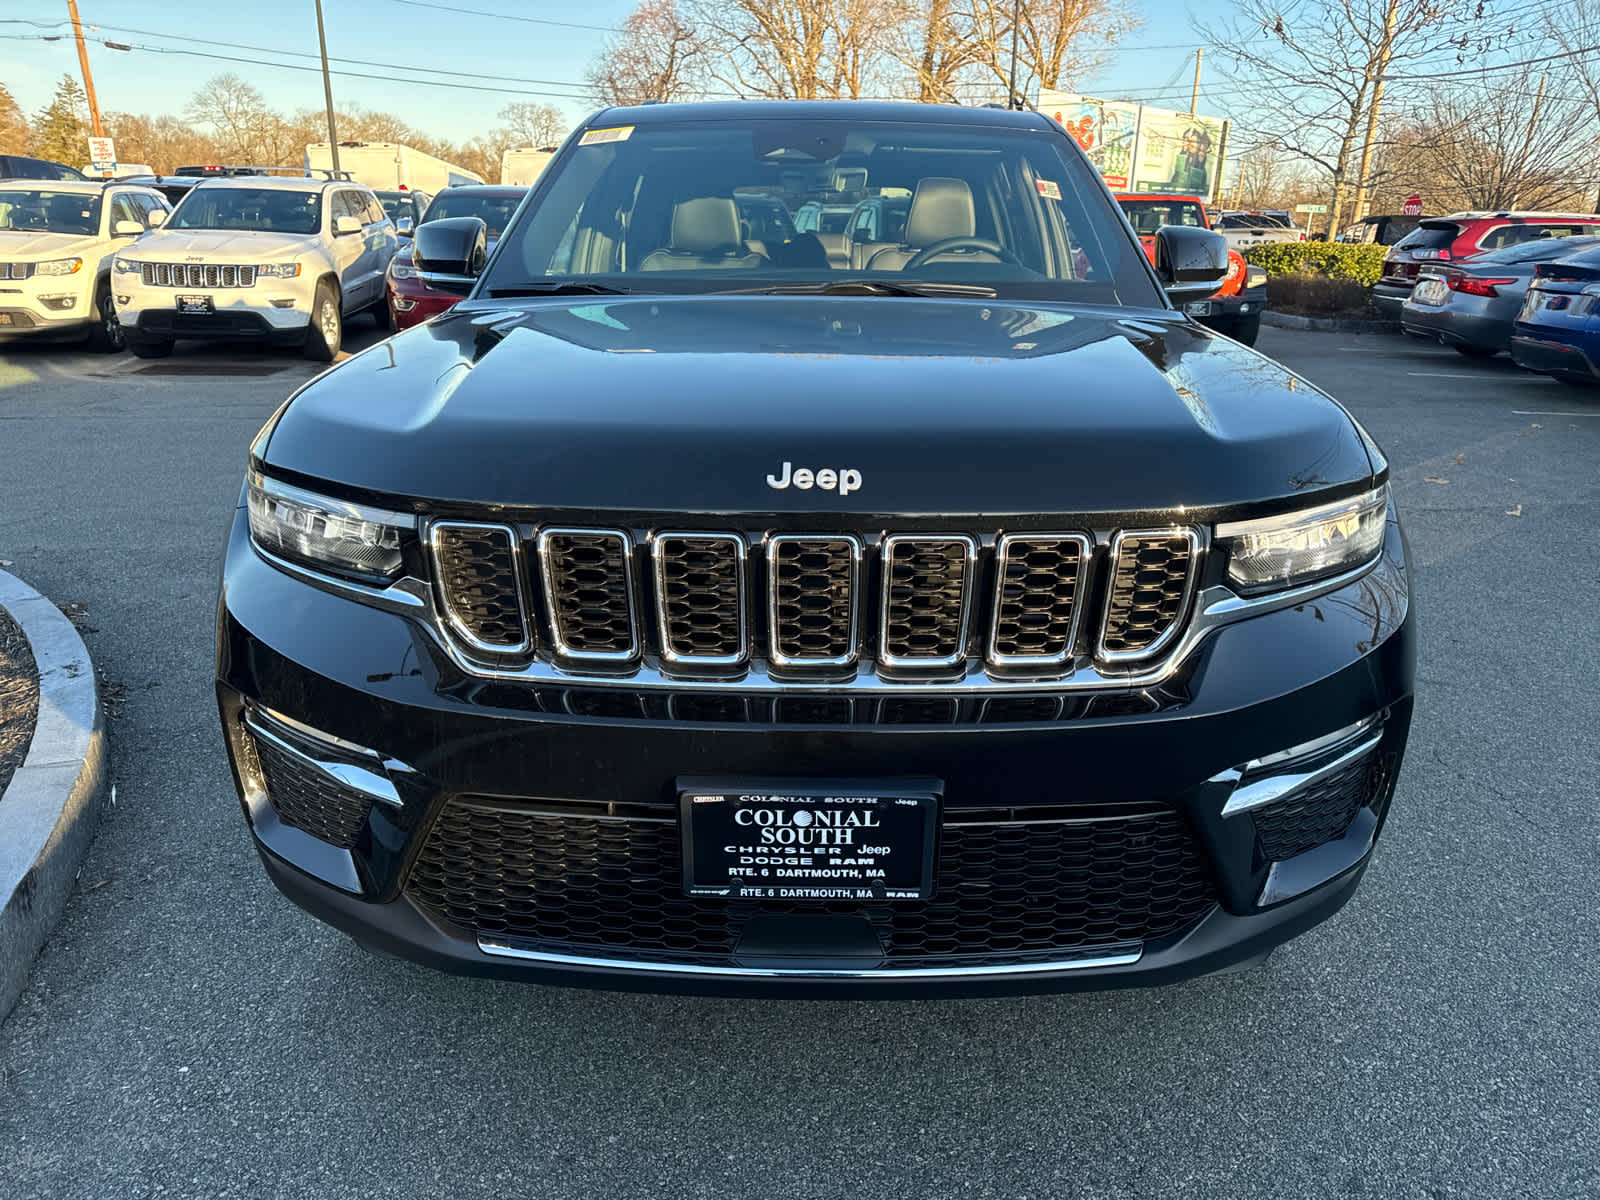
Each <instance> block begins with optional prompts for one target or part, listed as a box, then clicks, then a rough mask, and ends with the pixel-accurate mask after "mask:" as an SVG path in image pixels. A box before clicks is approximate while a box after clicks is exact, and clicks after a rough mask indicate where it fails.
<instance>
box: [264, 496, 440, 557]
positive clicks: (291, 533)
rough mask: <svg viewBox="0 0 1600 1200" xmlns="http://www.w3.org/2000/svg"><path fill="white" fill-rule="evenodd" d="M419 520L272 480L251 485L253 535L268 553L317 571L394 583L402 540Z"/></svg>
mask: <svg viewBox="0 0 1600 1200" xmlns="http://www.w3.org/2000/svg"><path fill="white" fill-rule="evenodd" d="M416 525H417V523H416V518H414V517H410V516H407V515H406V514H404V513H392V512H384V511H382V510H381V509H373V508H367V507H365V506H364V505H360V504H351V503H349V502H348V501H344V500H334V499H331V498H329V497H327V496H318V495H316V494H315V493H312V492H307V491H302V490H301V489H300V488H294V487H289V486H287V485H285V484H281V483H275V482H273V481H271V480H261V479H252V480H251V481H250V535H251V537H253V538H254V539H255V540H256V543H257V544H258V545H260V546H261V548H262V549H264V550H269V551H271V552H272V553H273V554H279V555H282V556H283V557H284V558H288V559H293V560H294V561H296V562H302V563H306V564H309V565H310V566H314V567H321V568H330V567H331V568H333V569H334V570H335V571H338V572H341V573H344V574H351V575H359V576H364V577H366V578H368V579H393V578H394V577H395V576H396V575H398V574H399V573H400V538H401V535H402V533H404V532H405V531H408V530H413V529H415V528H416Z"/></svg>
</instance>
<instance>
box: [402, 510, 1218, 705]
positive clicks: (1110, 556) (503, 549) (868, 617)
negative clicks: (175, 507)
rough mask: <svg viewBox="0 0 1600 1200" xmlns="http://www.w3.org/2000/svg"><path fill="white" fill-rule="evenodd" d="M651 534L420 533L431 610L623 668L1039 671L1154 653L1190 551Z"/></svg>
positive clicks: (1161, 644) (1171, 535) (461, 639)
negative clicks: (977, 667)
mask: <svg viewBox="0 0 1600 1200" xmlns="http://www.w3.org/2000/svg"><path fill="white" fill-rule="evenodd" d="M646 542H647V546H648V550H647V553H646V552H643V551H639V550H638V549H636V546H635V541H634V537H633V536H632V535H630V534H629V533H628V532H626V531H625V530H621V529H593V528H547V529H544V530H542V531H541V532H540V533H539V535H538V537H537V539H536V540H534V539H529V540H528V541H527V542H526V543H524V542H523V540H522V538H521V537H520V536H519V535H518V534H517V532H516V531H515V530H514V529H513V528H512V527H511V526H505V525H486V524H477V523H471V522H437V523H435V524H434V525H432V526H431V527H430V534H429V548H430V551H431V553H432V556H433V560H434V568H433V571H434V578H435V580H436V583H437V586H438V589H439V593H440V607H441V611H442V614H443V618H444V621H445V623H446V624H447V626H448V629H449V632H450V633H451V635H452V636H454V637H455V639H456V641H457V643H458V644H461V645H463V646H464V647H465V648H466V649H467V650H469V651H475V652H479V653H480V655H482V654H488V655H492V656H498V657H499V658H501V659H502V660H503V659H504V658H505V657H506V656H523V655H527V654H528V653H531V652H532V651H533V649H534V642H535V639H534V638H533V637H532V634H531V630H532V628H533V626H534V624H535V622H536V617H535V613H536V611H537V612H538V613H539V614H541V616H540V618H539V619H541V620H542V623H543V628H544V629H545V630H546V631H547V632H548V646H547V647H546V648H547V649H548V650H549V652H550V654H551V656H552V657H553V658H554V659H555V660H556V661H557V662H560V663H565V664H567V665H569V666H571V667H581V666H583V665H586V664H593V665H597V666H604V665H609V666H612V667H618V666H626V665H629V664H632V663H635V662H638V661H640V660H641V659H642V658H643V657H644V655H645V654H646V653H647V652H650V653H653V654H655V655H658V656H659V661H660V665H661V669H662V670H663V671H664V672H666V673H668V674H671V673H674V672H678V673H682V674H689V675H692V674H693V673H695V672H696V671H697V670H700V671H703V670H704V669H708V668H722V669H730V668H738V667H741V666H743V665H745V664H746V663H747V662H749V661H750V660H751V659H765V660H766V662H767V663H768V665H769V666H770V667H771V668H772V669H773V670H775V671H779V672H783V671H806V670H822V671H825V672H827V673H830V674H836V673H838V672H840V671H845V672H848V671H849V670H850V669H852V668H853V667H854V666H855V665H856V663H857V661H858V659H859V658H861V657H865V658H867V659H870V660H871V665H872V666H873V667H875V668H880V669H884V670H886V671H888V672H890V673H897V674H900V675H915V674H917V673H918V672H919V671H920V672H922V673H924V674H926V673H928V672H930V671H931V672H939V671H946V672H948V671H950V670H953V669H955V670H959V669H962V668H964V667H965V665H966V664H967V663H968V662H969V661H970V660H971V659H973V658H976V657H980V656H981V657H982V658H983V659H985V660H986V662H987V663H988V665H989V666H991V667H993V668H995V669H997V670H999V671H1002V672H1006V671H1010V672H1013V673H1029V672H1032V673H1035V674H1045V675H1050V674H1054V675H1061V674H1063V673H1065V672H1067V671H1070V670H1071V668H1072V666H1073V664H1074V662H1075V660H1076V659H1078V658H1079V657H1080V656H1082V655H1084V654H1093V655H1094V656H1095V657H1097V658H1100V659H1102V660H1105V661H1111V662H1122V661H1129V662H1132V661H1137V660H1141V659H1150V658H1153V657H1154V656H1155V655H1156V654H1158V653H1160V652H1161V651H1163V650H1164V649H1165V648H1167V647H1168V646H1169V645H1171V643H1172V642H1173V640H1174V639H1175V638H1176V637H1177V636H1178V634H1179V633H1180V632H1181V630H1182V628H1183V626H1184V624H1185V619H1186V617H1187V615H1188V611H1189V607H1190V602H1191V599H1192V595H1193V591H1194V588H1195V581H1196V578H1197V573H1198V564H1199V558H1200V548H1201V542H1200V538H1199V535H1198V533H1196V532H1195V531H1193V530H1190V529H1161V530H1146V531H1128V532H1124V533H1121V534H1119V535H1117V537H1116V538H1114V539H1113V540H1112V542H1111V544H1110V546H1109V547H1106V548H1104V552H1103V553H1102V554H1100V555H1099V556H1097V555H1096V553H1095V549H1096V547H1095V543H1094V541H1093V540H1092V539H1091V538H1090V537H1089V536H1088V535H1086V534H1082V533H1018V534H1005V535H1002V536H1001V537H1000V538H999V539H998V541H997V542H996V543H995V544H994V546H993V548H992V549H988V548H983V547H980V544H979V542H978V541H977V539H975V538H973V537H972V536H970V535H967V534H953V533H946V534H939V533H930V534H895V535H891V536H886V537H884V538H883V539H881V541H880V542H879V544H878V545H876V546H875V547H874V548H873V550H872V553H870V554H869V553H868V551H867V547H866V544H865V543H864V541H863V539H862V538H860V537H857V536H855V535H853V534H821V533H818V534H780V535H776V536H772V537H769V538H767V539H765V541H764V542H763V541H761V540H759V539H756V540H754V541H752V539H750V538H748V537H747V536H746V535H744V534H740V533H735V532H728V531H724V532H713V531H705V532H701V531H688V532H662V533H656V534H654V535H652V536H650V537H649V538H647V539H646ZM636 557H638V558H639V560H640V569H639V570H638V572H636V571H635V558H636ZM991 573H992V576H993V583H992V586H991V584H990V583H989V578H990V574H991ZM636 575H637V576H644V577H645V578H644V586H641V581H640V579H639V578H637V577H636ZM1098 597H1104V601H1103V603H1102V602H1100V601H1099V600H1098V599H1097V598H1098ZM1087 608H1094V609H1095V611H1094V612H1093V613H1092V614H1091V616H1092V618H1094V619H1086V617H1085V612H1084V610H1085V609H1087ZM647 633H648V636H646V634H647ZM538 640H544V639H543V637H542V636H541V638H540V639H538ZM1091 643H1093V644H1092V645H1091Z"/></svg>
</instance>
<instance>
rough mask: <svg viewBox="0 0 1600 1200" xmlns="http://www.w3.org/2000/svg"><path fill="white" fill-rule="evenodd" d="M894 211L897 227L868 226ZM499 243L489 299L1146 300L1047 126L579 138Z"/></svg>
mask: <svg viewBox="0 0 1600 1200" xmlns="http://www.w3.org/2000/svg"><path fill="white" fill-rule="evenodd" d="M443 201H444V196H442V195H441V196H440V198H439V199H438V200H436V201H435V202H434V210H430V212H429V218H430V219H432V218H433V217H434V216H436V215H437V212H436V211H435V210H437V209H438V207H439V205H440V204H441V203H442V202H443ZM902 207H903V209H904V212H905V215H904V218H903V219H898V218H891V219H883V220H877V219H871V218H870V217H868V216H867V212H868V210H870V209H873V208H877V209H878V210H887V212H889V213H891V214H892V213H894V212H895V210H896V209H899V208H902ZM779 209H781V210H782V212H781V215H780V214H779V212H778V211H777V210H779ZM763 210H765V211H763ZM858 210H859V211H860V212H861V213H862V219H861V220H860V221H855V220H852V216H853V214H857V213H858ZM874 215H876V214H874ZM758 229H759V231H760V233H761V234H762V236H760V237H757V236H756V233H757V230H758ZM508 240H509V241H511V242H512V243H514V244H512V245H509V246H507V245H504V244H503V245H502V248H501V251H500V252H499V253H498V254H497V255H496V256H495V258H494V260H493V262H492V263H491V265H490V268H489V272H488V276H487V277H486V279H485V281H484V286H485V289H486V291H487V292H488V293H489V294H494V293H495V291H496V289H503V290H505V291H514V290H516V289H517V288H519V287H521V288H528V287H539V286H541V285H542V286H545V287H550V286H554V285H556V284H561V283H576V282H580V281H586V282H591V283H593V284H596V285H600V284H604V285H605V286H608V287H616V288H621V289H623V290H637V291H729V290H741V291H751V290H755V291H759V290H764V289H765V288H768V287H779V288H782V287H784V286H800V285H813V286H819V287H820V286H826V285H827V284H829V283H836V282H841V281H848V282H856V281H860V280H872V281H875V282H882V283H886V284H891V285H893V286H895V287H913V288H919V287H920V288H925V287H928V286H931V285H936V284H940V283H944V284H951V285H965V286H967V287H969V288H973V287H975V288H980V289H992V290H993V291H994V292H995V293H996V294H1001V295H1009V296H1018V297H1032V298H1040V299H1054V298H1071V299H1073V300H1081V301H1085V302H1095V303H1112V304H1116V303H1129V302H1132V303H1139V304H1158V303H1159V297H1158V294H1157V292H1156V289H1155V287H1154V285H1153V283H1152V282H1151V280H1150V277H1149V274H1148V271H1147V269H1146V267H1145V264H1144V259H1143V256H1142V255H1141V254H1139V252H1138V250H1137V247H1136V246H1135V245H1134V244H1133V243H1132V242H1131V241H1130V240H1129V239H1128V238H1127V235H1126V234H1125V233H1124V232H1123V231H1122V230H1121V228H1120V227H1119V223H1118V221H1117V214H1116V210H1115V208H1113V207H1112V205H1111V203H1110V202H1109V199H1108V198H1107V197H1106V196H1105V192H1104V189H1103V187H1102V185H1101V184H1100V182H1099V180H1098V179H1097V178H1095V176H1094V175H1093V173H1092V172H1091V171H1090V170H1088V169H1087V167H1086V166H1085V165H1084V164H1083V163H1082V161H1081V159H1080V157H1079V156H1077V155H1075V154H1072V153H1071V152H1070V143H1068V142H1067V141H1066V140H1065V139H1064V138H1063V137H1062V136H1061V135H1060V134H1059V132H1057V131H1055V130H1052V129H1045V128H1040V129H1038V130H1031V129H1019V128H1015V127H1007V126H997V125H983V126H978V125H970V126H963V125H942V124H935V123H932V122H919V121H884V120H854V119H849V118H832V119H824V120H804V121H799V120H786V119H773V118H760V117H754V118H747V119H744V120H737V119H735V120H720V121H698V120H694V121H691V120H685V121H682V122H678V123H672V124H667V123H661V124H656V123H651V124H648V125H639V126H626V127H622V128H620V129H591V130H589V131H587V132H586V133H584V134H583V135H582V136H581V137H580V138H579V139H578V140H577V142H575V143H574V144H571V145H569V147H568V148H567V150H566V151H564V152H563V154H562V155H561V157H560V158H559V159H558V160H557V161H556V162H555V163H553V164H552V166H551V168H550V174H549V175H547V178H546V181H545V182H544V184H542V185H541V187H540V190H539V195H538V197H537V199H536V201H535V203H534V205H533V206H532V207H530V208H529V210H528V211H527V212H526V213H525V214H524V215H523V218H522V220H521V221H519V222H518V224H517V226H516V228H514V229H513V230H512V231H511V232H510V234H509V235H508ZM1124 297H1126V298H1128V299H1124Z"/></svg>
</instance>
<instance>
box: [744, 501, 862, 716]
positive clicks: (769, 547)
mask: <svg viewBox="0 0 1600 1200" xmlns="http://www.w3.org/2000/svg"><path fill="white" fill-rule="evenodd" d="M786 542H846V543H848V544H849V546H850V632H849V635H848V638H849V645H850V648H849V650H848V651H847V652H846V653H845V654H843V655H835V656H833V657H831V658H790V657H789V656H788V655H787V654H784V653H783V652H782V651H780V650H779V649H778V554H777V549H778V547H779V546H782V545H784V544H785V543H786ZM766 555H767V572H766V575H767V657H768V659H769V660H770V661H771V663H772V665H773V666H775V667H778V668H780V669H781V668H784V667H791V668H805V667H849V666H853V665H855V662H856V659H857V657H858V656H859V654H860V646H861V555H862V543H861V539H860V538H859V537H857V536H856V535H855V534H853V533H780V534H776V535H774V536H772V537H769V538H768V539H767V542H766ZM779 686H782V685H779Z"/></svg>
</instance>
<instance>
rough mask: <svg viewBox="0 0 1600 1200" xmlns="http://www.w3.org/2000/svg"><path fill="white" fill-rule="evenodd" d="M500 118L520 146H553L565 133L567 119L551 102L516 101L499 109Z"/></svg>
mask: <svg viewBox="0 0 1600 1200" xmlns="http://www.w3.org/2000/svg"><path fill="white" fill-rule="evenodd" d="M500 119H501V120H502V121H504V122H505V123H506V126H507V127H508V128H509V129H510V131H511V133H512V134H513V135H514V136H515V137H516V138H517V144H518V145H522V146H535V147H540V146H554V145H555V144H556V143H557V142H559V141H560V140H561V139H562V138H563V137H565V136H566V134H567V121H566V118H565V117H563V116H562V115H561V110H560V109H559V108H557V107H556V106H555V105H553V104H529V103H528V102H527V101H518V102H517V103H515V104H508V105H506V106H505V107H504V108H502V109H501V110H500Z"/></svg>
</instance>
